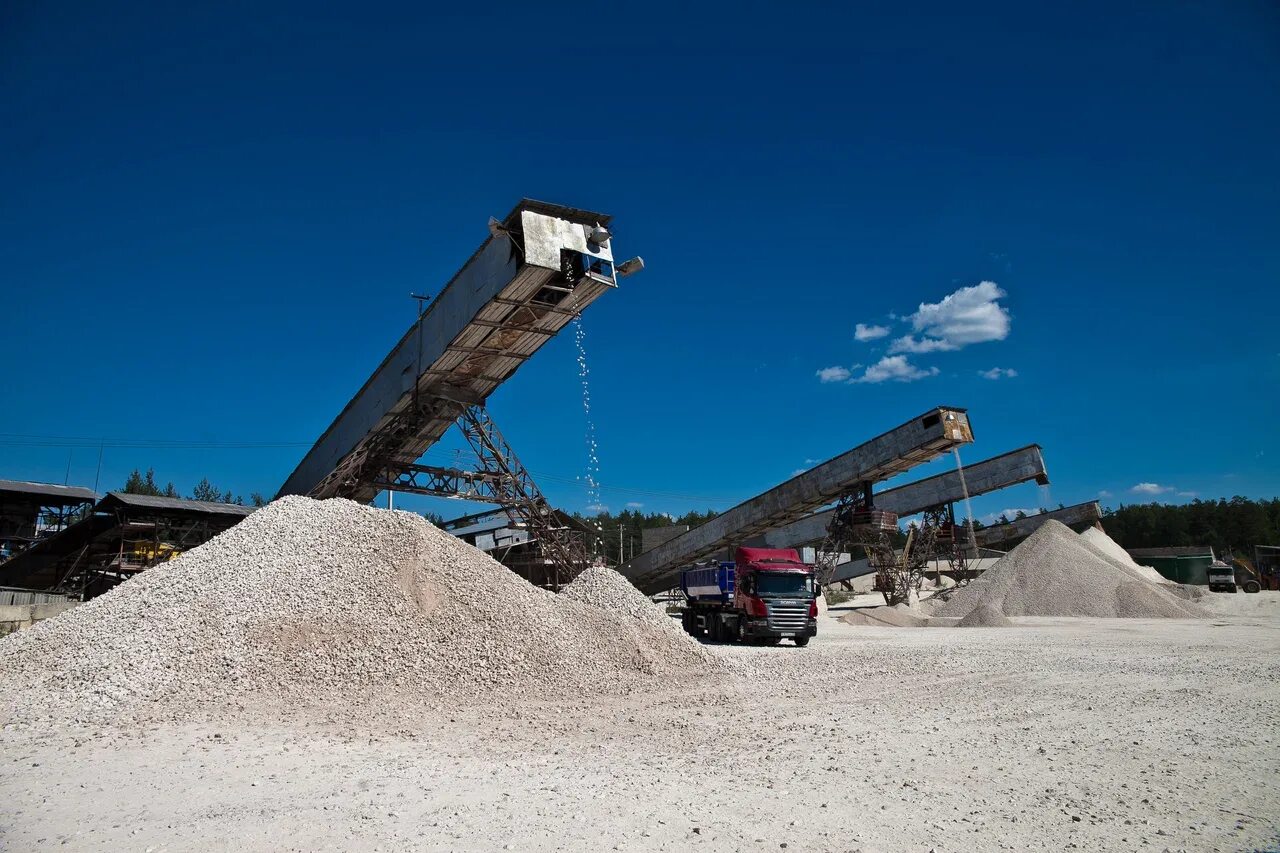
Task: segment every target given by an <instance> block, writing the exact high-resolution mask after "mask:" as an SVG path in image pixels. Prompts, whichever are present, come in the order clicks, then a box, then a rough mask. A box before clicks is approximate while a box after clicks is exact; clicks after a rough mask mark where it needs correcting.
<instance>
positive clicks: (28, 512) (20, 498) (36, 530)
mask: <svg viewBox="0 0 1280 853" xmlns="http://www.w3.org/2000/svg"><path fill="white" fill-rule="evenodd" d="M97 499H98V495H97V494H96V493H95V492H94V491H93V490H92V489H86V488H83V487H81V486H63V485H57V484H54V483H32V482H27V481H23V480H0V561H2V560H6V559H8V558H9V557H12V556H14V555H15V554H19V553H21V552H22V551H25V550H26V549H27V548H29V547H30V546H31V545H32V543H34V542H37V541H39V540H41V539H44V538H46V537H48V536H52V535H53V534H55V533H57V532H59V531H61V530H64V529H65V528H66V527H67V526H68V525H69V524H71V523H72V522H73V521H76V520H77V519H79V518H82V517H83V516H84V514H85V513H86V512H87V511H88V508H89V507H90V506H92V505H93V503H94V501H96V500H97Z"/></svg>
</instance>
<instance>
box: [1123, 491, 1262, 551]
mask: <svg viewBox="0 0 1280 853" xmlns="http://www.w3.org/2000/svg"><path fill="white" fill-rule="evenodd" d="M1102 526H1103V527H1104V528H1106V531H1107V535H1108V536H1110V537H1111V538H1112V539H1114V540H1116V541H1117V542H1119V543H1120V544H1121V545H1122V546H1123V547H1125V548H1163V547H1174V546H1179V545H1209V546H1211V547H1212V548H1213V551H1214V553H1215V554H1218V555H1222V554H1225V553H1227V552H1231V553H1232V554H1234V555H1235V556H1237V557H1249V558H1252V556H1253V546H1255V545H1280V498H1271V499H1270V500H1265V499H1263V500H1253V499H1251V498H1245V497H1241V496H1239V495H1237V496H1236V497H1233V498H1231V499H1230V500H1228V499H1226V498H1219V499H1218V500H1207V501H1206V500H1199V499H1197V500H1194V501H1192V502H1191V503H1187V504H1159V503H1149V504H1130V505H1128V506H1126V505H1124V504H1121V505H1120V506H1119V508H1117V509H1111V508H1110V507H1108V508H1107V509H1106V510H1105V511H1104V512H1103V514H1102Z"/></svg>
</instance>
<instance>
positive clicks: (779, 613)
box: [765, 599, 809, 631]
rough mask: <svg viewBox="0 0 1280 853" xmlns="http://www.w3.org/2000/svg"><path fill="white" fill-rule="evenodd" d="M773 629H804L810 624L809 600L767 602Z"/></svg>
mask: <svg viewBox="0 0 1280 853" xmlns="http://www.w3.org/2000/svg"><path fill="white" fill-rule="evenodd" d="M765 606H766V607H767V608H768V610H769V629H770V630H772V631H803V630H804V629H805V627H807V626H808V624H809V602H808V601H798V600H794V599H793V600H788V601H784V600H779V601H768V602H765Z"/></svg>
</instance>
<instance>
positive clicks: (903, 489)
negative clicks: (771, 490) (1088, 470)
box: [750, 444, 1049, 548]
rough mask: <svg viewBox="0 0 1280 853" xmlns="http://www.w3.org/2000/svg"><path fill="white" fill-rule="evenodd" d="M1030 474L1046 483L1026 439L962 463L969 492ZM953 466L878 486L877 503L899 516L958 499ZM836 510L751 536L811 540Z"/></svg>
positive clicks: (781, 541)
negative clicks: (997, 453) (1024, 443)
mask: <svg viewBox="0 0 1280 853" xmlns="http://www.w3.org/2000/svg"><path fill="white" fill-rule="evenodd" d="M1031 480H1034V481H1035V482H1037V483H1039V484H1040V485H1042V486H1043V485H1048V483H1049V474H1048V472H1047V471H1046V470H1045V467H1044V456H1043V454H1042V453H1041V450H1040V446H1039V445H1036V444H1031V445H1028V446H1026V447H1023V448H1019V449H1018V450H1012V451H1010V452H1008V453H1003V454H1001V455H1000V456H995V457H992V458H991V459H986V460H984V461H982V462H975V463H974V464H972V465H966V466H964V484H963V485H967V486H968V489H969V497H977V496H978V495H985V494H988V493H990V492H995V491H999V490H1000V489H1005V488H1008V487H1009V486H1016V485H1018V484H1019V483H1026V482H1029V481H1031ZM963 485H962V484H961V482H960V474H959V472H957V471H945V472H943V473H941V474H938V475H936V476H933V477H927V478H926V479H923V480H917V481H916V482H914V483H907V484H906V485H903V486H898V487H897V488H893V489H885V490H884V491H883V492H877V493H876V496H875V502H876V509H881V510H886V511H888V512H892V513H896V514H897V515H898V516H899V517H905V516H908V515H915V514H916V513H918V512H923V511H924V510H926V509H929V508H931V507H936V506H943V505H946V504H952V503H957V502H959V501H961V500H963V499H964V496H965V491H964V488H963ZM834 514H835V510H831V509H828V510H823V511H822V512H816V513H814V514H813V515H809V516H806V517H805V518H802V519H800V520H799V521H794V522H792V523H791V524H787V525H785V526H783V527H779V528H778V529H776V530H770V531H767V532H766V533H765V534H764V535H763V536H760V537H758V538H757V539H754V540H752V542H751V543H750V544H757V545H760V546H761V547H767V548H799V547H801V546H804V545H815V544H817V543H820V542H822V541H823V539H825V538H826V535H827V527H828V525H829V524H830V523H831V517H832V516H833V515H834Z"/></svg>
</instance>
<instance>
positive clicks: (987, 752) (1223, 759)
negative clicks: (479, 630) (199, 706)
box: [0, 593, 1280, 851]
mask: <svg viewBox="0 0 1280 853" xmlns="http://www.w3.org/2000/svg"><path fill="white" fill-rule="evenodd" d="M1229 598H1231V599H1234V600H1228V599H1229ZM1215 606H1216V607H1218V608H1219V610H1220V611H1221V612H1223V613H1225V614H1230V615H1223V616H1220V617H1219V618H1215V619H1211V620H1197V621H1159V620H1152V621H1131V620H1068V619H1059V620H1034V621H1033V620H1017V621H1018V627H1015V628H1010V629H967V630H966V629H890V628H865V627H860V628H855V627H850V626H845V625H842V624H840V623H837V622H836V621H835V620H834V618H831V617H834V616H838V615H839V614H840V611H839V610H833V611H832V613H831V614H830V615H829V616H828V617H824V620H823V623H822V629H821V630H822V635H821V637H820V638H819V639H817V640H815V641H814V642H813V644H812V645H810V647H809V648H808V649H804V650H799V649H794V648H792V647H789V646H783V647H777V648H725V649H723V650H722V651H721V653H722V654H725V655H728V656H731V657H732V658H733V659H734V661H735V662H736V663H738V664H740V666H741V669H742V670H743V672H742V675H741V676H739V677H736V678H733V679H729V680H728V681H727V682H726V683H722V684H703V685H688V684H683V685H673V686H672V687H671V689H670V690H668V691H663V692H661V693H660V694H646V695H639V696H635V697H633V698H631V699H629V700H627V701H619V700H616V699H615V700H607V701H606V700H597V701H592V700H585V701H574V702H566V703H563V704H562V705H559V706H556V705H552V704H549V703H540V702H531V701H526V702H516V703H510V704H502V703H497V704H493V705H489V706H483V707H474V708H468V709H460V710H457V711H454V712H452V713H450V712H444V711H440V710H430V709H424V710H421V711H420V713H417V714H411V715H405V716H404V717H403V718H401V719H399V720H393V719H390V718H388V717H386V716H385V715H382V716H378V717H377V718H376V719H375V720H367V719H365V717H364V715H363V712H361V711H360V710H358V709H357V710H351V709H349V708H348V709H345V710H344V709H339V710H337V711H333V712H332V713H331V714H330V715H328V716H326V715H324V714H319V713H316V712H314V711H300V710H298V709H273V710H270V711H269V712H268V713H267V714H265V715H264V714H256V715H254V718H255V719H256V720H257V721H256V722H253V723H248V724H245V725H242V726H239V727H233V726H230V725H226V724H223V725H209V724H202V723H196V722H193V723H191V724H189V725H187V726H184V727H178V728H166V729H156V730H149V731H145V732H141V733H137V734H132V735H129V736H121V735H118V734H103V733H98V734H94V735H91V736H90V735H73V734H72V733H69V732H64V733H61V734H58V735H54V736H40V737H36V736H34V735H31V734H29V733H21V732H8V733H6V734H5V735H4V736H3V740H0V748H2V749H3V756H4V764H5V767H4V773H3V778H2V781H0V848H3V849H6V850H38V849H48V848H59V849H70V850H137V851H146V850H153V851H160V850H236V851H253V850H272V851H275V850H378V849H382V850H409V849H426V850H503V849H509V850H521V851H544V850H545V851H550V850H591V851H594V850H611V849H617V850H681V851H682V850H691V849H692V850H778V849H783V848H785V849H789V850H804V851H813V850H818V851H821V850H866V851H872V850H929V849H935V850H938V851H943V850H1002V849H1003V850H1025V849H1045V848H1049V849H1068V848H1070V849H1082V850H1102V849H1106V850H1136V849H1151V850H1157V851H1159V850H1165V849H1170V850H1195V851H1200V850H1267V849H1270V850H1274V849H1277V847H1280V726H1278V725H1277V720H1280V678H1278V676H1280V594H1277V593H1271V594H1265V593H1264V594H1263V595H1261V596H1244V595H1238V596H1234V597H1227V596H1218V597H1217V598H1216V599H1215ZM350 698H351V700H352V701H353V702H355V703H357V704H360V702H361V700H364V703H365V704H367V705H369V706H372V707H378V708H382V709H383V710H385V706H386V705H387V703H386V702H385V701H384V700H383V698H382V697H350ZM335 717H336V718H342V717H346V718H347V720H346V721H345V722H343V721H341V720H335V719H333V718H335ZM352 719H355V720H359V722H351V720H352Z"/></svg>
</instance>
